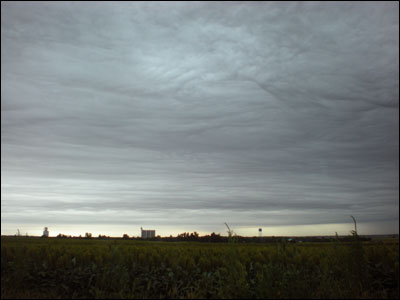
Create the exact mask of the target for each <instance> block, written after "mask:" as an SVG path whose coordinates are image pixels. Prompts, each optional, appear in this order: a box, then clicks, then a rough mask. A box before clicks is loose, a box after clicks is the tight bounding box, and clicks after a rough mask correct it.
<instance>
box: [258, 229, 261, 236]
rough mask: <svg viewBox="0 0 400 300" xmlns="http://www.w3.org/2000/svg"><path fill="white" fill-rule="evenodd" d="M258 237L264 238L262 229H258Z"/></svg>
mask: <svg viewBox="0 0 400 300" xmlns="http://www.w3.org/2000/svg"><path fill="white" fill-rule="evenodd" d="M258 237H262V228H258Z"/></svg>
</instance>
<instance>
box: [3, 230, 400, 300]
mask: <svg viewBox="0 0 400 300" xmlns="http://www.w3.org/2000/svg"><path fill="white" fill-rule="evenodd" d="M398 262H399V248H398V239H391V240H383V241H369V242H361V241H359V240H357V239H355V240H354V241H351V242H340V241H336V242H328V243H306V242H304V243H295V244H290V243H285V242H276V243H266V244H257V243H247V244H244V243H198V242H157V241H141V240H131V239H128V240H122V239H108V240H101V239H57V238H34V237H2V238H1V297H2V298H73V299H76V298H255V299H260V298H272V299H277V298H297V299H299V298H368V299H372V298H374V299H376V298H391V299H396V298H398V296H399V283H398V282H399V264H398Z"/></svg>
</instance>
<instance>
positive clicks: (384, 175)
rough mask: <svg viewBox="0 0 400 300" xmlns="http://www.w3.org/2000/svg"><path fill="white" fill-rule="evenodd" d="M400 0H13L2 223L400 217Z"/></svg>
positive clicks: (200, 228) (326, 227)
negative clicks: (240, 0)
mask: <svg viewBox="0 0 400 300" xmlns="http://www.w3.org/2000/svg"><path fill="white" fill-rule="evenodd" d="M398 11H399V4H398V3H397V2H384V1H379V2H247V1H246V2H210V3H206V2H160V3H158V2H116V1H112V2H75V3H74V2H58V1H57V2H14V1H12V2H8V1H2V2H1V175H2V176H1V234H15V233H16V232H17V229H19V230H20V232H21V234H29V235H41V234H42V231H43V228H44V227H45V226H47V227H49V231H50V236H56V235H57V234H59V233H63V234H71V235H79V234H82V235H84V234H85V232H91V233H92V234H93V236H97V235H98V234H105V235H111V236H122V234H124V233H126V234H129V235H131V236H137V235H140V227H143V228H144V229H155V230H156V234H157V235H161V236H169V235H176V234H178V233H182V232H193V231H197V232H198V233H200V234H210V233H211V232H216V233H220V234H222V235H227V232H226V227H225V225H224V222H227V223H228V224H229V226H230V227H231V229H233V231H234V232H235V233H237V234H240V235H244V236H257V235H258V228H262V233H263V235H265V236H267V235H275V236H278V235H334V234H335V232H338V234H341V235H348V234H350V231H351V230H352V229H354V227H353V221H352V219H351V218H350V215H353V216H354V217H355V218H356V220H357V225H358V226H357V227H358V231H359V234H393V233H398V226H399V102H398V101H399V14H398Z"/></svg>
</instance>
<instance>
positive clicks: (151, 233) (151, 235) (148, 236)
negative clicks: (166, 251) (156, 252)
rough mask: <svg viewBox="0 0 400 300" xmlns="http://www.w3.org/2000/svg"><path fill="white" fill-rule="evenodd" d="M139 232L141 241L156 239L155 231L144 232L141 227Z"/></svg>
mask: <svg viewBox="0 0 400 300" xmlns="http://www.w3.org/2000/svg"><path fill="white" fill-rule="evenodd" d="M140 230H141V231H142V234H141V236H142V239H151V238H155V237H156V231H155V230H144V229H143V228H142V227H140Z"/></svg>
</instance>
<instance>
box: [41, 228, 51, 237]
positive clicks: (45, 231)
mask: <svg viewBox="0 0 400 300" xmlns="http://www.w3.org/2000/svg"><path fill="white" fill-rule="evenodd" d="M42 236H43V237H49V230H48V228H47V227H45V228H44V230H43V235H42Z"/></svg>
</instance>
